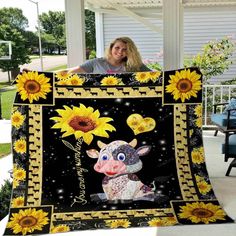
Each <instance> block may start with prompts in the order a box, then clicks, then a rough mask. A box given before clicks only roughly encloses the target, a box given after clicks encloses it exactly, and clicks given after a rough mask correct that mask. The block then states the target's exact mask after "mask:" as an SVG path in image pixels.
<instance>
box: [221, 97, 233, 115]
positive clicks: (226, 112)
mask: <svg viewBox="0 0 236 236" xmlns="http://www.w3.org/2000/svg"><path fill="white" fill-rule="evenodd" d="M230 109H236V99H235V98H232V99H231V100H230V102H229V104H228V105H227V107H226V108H225V109H224V111H223V114H226V115H227V114H228V110H230ZM230 115H231V116H236V110H233V111H231V112H230Z"/></svg>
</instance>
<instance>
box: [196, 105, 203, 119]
mask: <svg viewBox="0 0 236 236" xmlns="http://www.w3.org/2000/svg"><path fill="white" fill-rule="evenodd" d="M194 114H195V115H196V116H197V117H202V105H201V104H200V105H197V106H196V107H195V109H194Z"/></svg>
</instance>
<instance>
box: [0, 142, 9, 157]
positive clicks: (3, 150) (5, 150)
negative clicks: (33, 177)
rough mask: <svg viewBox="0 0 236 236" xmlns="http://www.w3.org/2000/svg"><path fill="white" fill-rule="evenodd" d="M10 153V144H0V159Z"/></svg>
mask: <svg viewBox="0 0 236 236" xmlns="http://www.w3.org/2000/svg"><path fill="white" fill-rule="evenodd" d="M10 153H11V144H10V143H3V144H0V158H1V157H4V156H7V155H8V154H10Z"/></svg>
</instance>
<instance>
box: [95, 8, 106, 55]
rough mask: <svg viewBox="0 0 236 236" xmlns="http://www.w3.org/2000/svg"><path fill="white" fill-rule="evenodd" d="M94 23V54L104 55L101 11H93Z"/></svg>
mask: <svg viewBox="0 0 236 236" xmlns="http://www.w3.org/2000/svg"><path fill="white" fill-rule="evenodd" d="M95 25H96V56H97V57H103V56H104V50H105V49H104V31H103V30H104V29H103V13H100V12H95Z"/></svg>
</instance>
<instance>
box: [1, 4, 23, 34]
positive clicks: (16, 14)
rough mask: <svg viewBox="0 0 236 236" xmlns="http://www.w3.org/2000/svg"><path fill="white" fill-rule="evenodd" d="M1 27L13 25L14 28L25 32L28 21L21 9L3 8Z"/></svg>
mask: <svg viewBox="0 0 236 236" xmlns="http://www.w3.org/2000/svg"><path fill="white" fill-rule="evenodd" d="M0 16H1V17H0V25H3V24H6V25H11V27H12V28H15V29H18V30H20V31H24V30H25V28H26V27H28V20H27V18H26V17H25V16H24V15H23V12H22V10H21V9H19V8H13V7H9V8H6V7H3V8H1V9H0Z"/></svg>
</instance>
